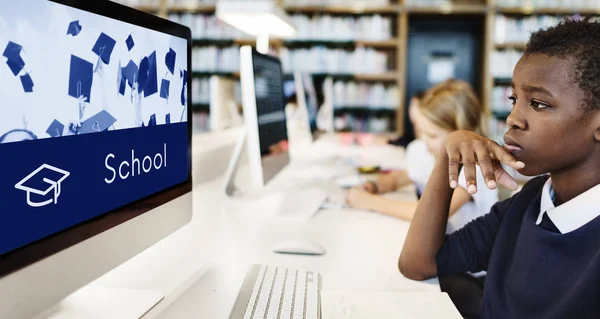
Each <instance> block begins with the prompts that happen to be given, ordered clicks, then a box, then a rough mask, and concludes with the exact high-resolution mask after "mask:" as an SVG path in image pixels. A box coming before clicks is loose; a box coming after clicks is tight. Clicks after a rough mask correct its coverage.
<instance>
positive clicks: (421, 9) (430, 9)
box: [406, 4, 488, 14]
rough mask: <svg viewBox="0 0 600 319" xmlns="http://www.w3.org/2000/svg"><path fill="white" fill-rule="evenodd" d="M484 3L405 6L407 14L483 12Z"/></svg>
mask: <svg viewBox="0 0 600 319" xmlns="http://www.w3.org/2000/svg"><path fill="white" fill-rule="evenodd" d="M487 10H488V7H487V6H486V5H483V4H481V5H475V4H472V5H465V4H462V5H461V4H458V5H439V6H407V7H406V11H407V12H408V13H409V14H485V13H486V12H487Z"/></svg>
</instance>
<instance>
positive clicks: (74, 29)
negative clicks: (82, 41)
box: [67, 20, 83, 37]
mask: <svg viewBox="0 0 600 319" xmlns="http://www.w3.org/2000/svg"><path fill="white" fill-rule="evenodd" d="M81 29H83V27H82V26H81V25H80V24H79V20H75V21H73V22H71V23H69V27H68V28H67V35H69V34H70V35H72V36H74V37H75V36H77V35H78V34H79V32H81Z"/></svg>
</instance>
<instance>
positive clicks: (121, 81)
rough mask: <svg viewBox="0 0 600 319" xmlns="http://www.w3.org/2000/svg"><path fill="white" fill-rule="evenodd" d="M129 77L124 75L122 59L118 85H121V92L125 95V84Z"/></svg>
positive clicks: (118, 70)
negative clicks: (126, 77)
mask: <svg viewBox="0 0 600 319" xmlns="http://www.w3.org/2000/svg"><path fill="white" fill-rule="evenodd" d="M126 83H127V79H125V76H123V68H122V67H121V61H119V68H118V69H117V86H118V87H119V94H121V95H125V86H126Z"/></svg>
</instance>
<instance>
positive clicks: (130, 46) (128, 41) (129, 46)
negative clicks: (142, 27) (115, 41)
mask: <svg viewBox="0 0 600 319" xmlns="http://www.w3.org/2000/svg"><path fill="white" fill-rule="evenodd" d="M125 44H126V45H127V51H131V49H133V46H134V45H135V42H133V37H132V36H131V34H130V35H129V36H128V37H127V39H126V40H125Z"/></svg>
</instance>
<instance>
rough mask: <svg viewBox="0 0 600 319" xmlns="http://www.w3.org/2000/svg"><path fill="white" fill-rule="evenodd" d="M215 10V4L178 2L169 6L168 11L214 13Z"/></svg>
mask: <svg viewBox="0 0 600 319" xmlns="http://www.w3.org/2000/svg"><path fill="white" fill-rule="evenodd" d="M215 10H216V6H215V5H214V4H212V5H211V4H178V5H169V6H168V7H167V13H214V12H215Z"/></svg>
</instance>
